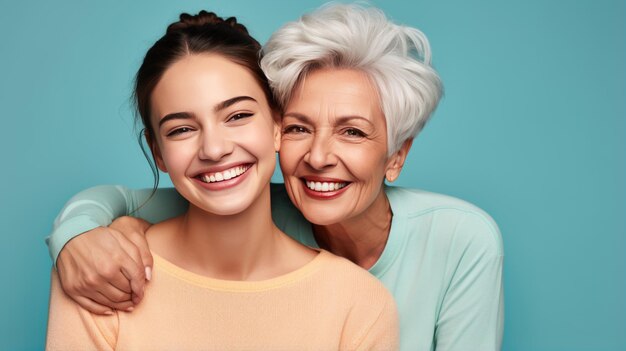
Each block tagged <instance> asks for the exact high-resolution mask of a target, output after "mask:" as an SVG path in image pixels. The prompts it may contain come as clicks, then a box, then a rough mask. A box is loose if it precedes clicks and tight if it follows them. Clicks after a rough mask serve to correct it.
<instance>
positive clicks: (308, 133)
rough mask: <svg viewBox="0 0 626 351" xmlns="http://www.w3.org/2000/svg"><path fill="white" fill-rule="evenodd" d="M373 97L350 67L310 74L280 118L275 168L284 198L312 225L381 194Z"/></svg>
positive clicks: (380, 130)
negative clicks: (284, 189) (284, 190)
mask: <svg viewBox="0 0 626 351" xmlns="http://www.w3.org/2000/svg"><path fill="white" fill-rule="evenodd" d="M378 101H379V100H378V94H377V92H376V89H375V87H374V86H373V85H372V84H371V83H370V81H369V80H368V78H367V76H366V75H365V74H364V73H362V72H359V71H355V70H338V69H324V70H318V71H314V72H312V73H310V74H309V75H307V76H306V78H305V79H304V80H303V83H302V84H300V85H299V86H298V87H297V88H296V90H295V91H294V94H293V97H292V99H291V101H290V102H289V103H288V104H287V106H286V108H285V113H284V115H283V120H282V131H283V135H282V146H281V152H280V166H281V169H282V171H283V176H284V179H285V185H286V187H287V191H288V193H289V196H290V198H291V200H292V201H293V202H294V204H295V205H296V206H297V207H298V208H299V209H300V211H302V213H303V214H304V216H305V217H306V218H307V219H308V220H309V221H310V222H312V223H315V224H321V225H326V224H333V223H339V222H342V221H344V220H346V219H350V218H354V217H355V216H358V215H360V214H362V213H363V212H364V211H365V210H366V209H368V208H369V206H370V205H372V203H373V202H374V200H375V199H376V197H377V196H381V194H382V185H383V180H384V177H385V173H386V171H387V169H388V166H389V160H390V159H389V158H388V157H387V128H386V124H385V117H384V115H383V113H382V111H381V109H380V106H379V103H378Z"/></svg>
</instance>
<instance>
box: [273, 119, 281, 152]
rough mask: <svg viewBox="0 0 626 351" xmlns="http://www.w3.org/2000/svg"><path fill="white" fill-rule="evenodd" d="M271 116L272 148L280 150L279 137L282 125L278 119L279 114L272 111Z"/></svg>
mask: <svg viewBox="0 0 626 351" xmlns="http://www.w3.org/2000/svg"><path fill="white" fill-rule="evenodd" d="M272 117H273V120H274V150H275V151H276V152H279V151H280V139H281V137H282V131H281V130H282V125H281V120H280V115H279V114H278V112H273V113H272Z"/></svg>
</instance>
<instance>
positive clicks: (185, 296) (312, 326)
mask: <svg viewBox="0 0 626 351" xmlns="http://www.w3.org/2000/svg"><path fill="white" fill-rule="evenodd" d="M153 254H154V253H153ZM46 349H48V350H395V349H398V321H397V311H396V307H395V303H394V301H393V298H392V297H391V294H390V293H389V292H387V290H386V289H385V288H384V287H383V285H382V284H381V283H380V282H379V281H378V280H376V278H374V277H373V276H371V275H370V274H369V273H368V272H366V271H365V270H363V269H361V268H359V267H357V266H356V265H354V264H352V263H351V262H349V261H347V260H345V259H343V258H340V257H337V256H334V255H332V254H330V253H328V252H326V251H323V250H322V251H321V252H320V254H318V255H317V257H316V258H314V259H313V260H312V261H311V262H310V263H308V264H306V265H305V266H303V267H302V268H300V269H298V270H296V271H294V272H291V273H288V274H286V275H283V276H279V277H276V278H273V279H269V280H264V281H257V282H249V281H225V280H216V279H210V278H207V277H204V276H200V275H197V274H194V273H191V272H189V271H186V270H183V269H181V268H180V267H177V266H175V265H173V264H172V263H170V262H168V261H166V260H164V259H163V258H161V257H159V256H158V255H156V254H154V272H153V277H152V280H151V281H150V282H149V283H148V285H147V287H146V292H145V298H144V301H143V302H142V303H141V304H139V306H137V307H136V308H135V310H134V311H133V312H132V313H126V312H117V313H115V314H114V315H112V316H99V315H94V314H91V313H89V312H87V311H86V310H84V309H82V308H81V307H80V306H79V305H78V304H76V303H74V302H73V300H71V299H70V298H69V297H67V296H66V295H65V294H64V293H63V291H62V289H61V287H60V284H59V279H58V275H57V273H56V272H55V271H53V272H52V287H51V296H50V314H49V320H48V335H47V340H46Z"/></svg>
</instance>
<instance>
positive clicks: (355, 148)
mask: <svg viewBox="0 0 626 351" xmlns="http://www.w3.org/2000/svg"><path fill="white" fill-rule="evenodd" d="M385 151H386V150H381V149H380V148H379V147H375V146H367V145H339V146H337V148H336V152H337V155H339V157H340V159H341V161H342V162H343V164H344V165H345V167H346V168H347V169H348V171H349V172H350V173H351V174H352V175H353V176H354V177H355V178H356V179H357V180H359V181H361V182H366V183H376V184H377V183H379V182H382V181H383V177H384V174H385V162H386V160H387V158H386V155H385Z"/></svg>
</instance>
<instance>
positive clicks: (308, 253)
mask: <svg viewBox="0 0 626 351" xmlns="http://www.w3.org/2000/svg"><path fill="white" fill-rule="evenodd" d="M259 49H260V46H259V44H258V43H257V42H256V41H255V40H254V39H253V38H251V37H250V36H249V35H248V34H247V31H246V30H245V28H244V27H243V26H242V25H240V24H238V23H236V20H235V19H234V18H229V19H227V20H225V21H224V20H222V19H221V18H219V17H217V16H215V15H214V14H212V13H207V12H201V13H200V14H199V15H197V16H189V15H186V14H183V15H181V17H180V21H179V22H176V23H174V24H172V25H170V26H169V28H168V30H167V33H166V34H165V35H164V36H163V37H162V38H161V39H159V40H158V41H157V42H156V43H155V44H154V46H152V48H151V49H150V50H149V51H148V53H147V54H146V57H145V59H144V61H143V64H142V65H141V67H140V69H139V71H138V73H137V78H136V86H135V92H134V93H135V97H136V105H137V109H138V112H139V115H140V116H141V119H142V122H143V125H144V127H145V137H146V139H147V142H148V145H149V146H150V149H151V151H152V155H153V157H154V160H155V162H156V165H157V166H158V168H159V169H160V170H161V171H163V172H167V173H168V174H169V176H170V178H171V180H172V183H173V184H174V186H175V188H176V190H177V191H178V192H179V193H180V194H181V195H182V196H183V197H184V198H185V199H186V200H187V201H189V207H188V209H187V210H186V212H185V213H184V214H182V215H180V216H178V217H175V218H172V219H169V220H166V221H164V222H161V223H158V224H156V225H154V226H152V227H151V228H150V230H149V231H148V232H147V233H146V239H147V241H148V243H149V245H150V247H151V250H152V255H153V257H154V267H153V272H152V273H151V276H152V277H151V278H152V279H151V284H150V285H149V286H148V287H147V291H146V297H145V301H144V302H143V303H142V304H141V305H139V306H137V307H135V308H134V311H133V313H128V312H111V313H108V314H105V315H95V314H92V313H90V312H88V311H87V310H85V309H83V308H82V307H81V306H79V305H78V304H77V303H76V302H74V301H73V300H72V299H71V298H69V297H68V296H66V295H65V294H64V293H63V291H62V290H61V287H60V285H59V279H58V275H57V273H56V272H53V277H52V289H51V301H50V315H49V323H48V335H47V349H49V350H67V349H99V350H108V349H110V350H114V349H139V350H160V349H163V350H173V349H238V350H240V349H255V350H260V349H267V350H278V349H280V350H299V349H310V350H331V349H340V350H354V349H377V350H379V349H385V350H387V349H388V350H393V349H396V348H397V347H398V346H397V345H398V344H397V341H398V340H397V332H398V330H397V328H398V327H397V314H396V311H395V306H394V302H393V299H392V297H391V295H390V294H389V293H388V292H387V291H386V290H385V288H384V287H383V285H382V284H381V283H379V282H378V281H377V280H376V279H375V278H373V277H372V276H370V275H369V274H368V273H367V272H365V271H363V270H362V269H360V268H359V267H357V266H356V265H354V264H352V263H350V262H349V261H347V260H345V259H343V258H339V257H337V256H334V255H332V254H330V253H328V252H327V251H324V250H314V249H311V248H308V247H306V246H304V245H302V244H300V243H298V242H296V241H294V240H293V239H291V238H290V237H288V236H287V235H285V234H284V233H283V232H282V231H281V230H280V229H278V228H277V227H276V226H275V225H274V223H273V222H272V218H271V213H270V185H269V181H270V178H271V175H272V173H273V171H274V168H275V153H276V151H278V150H279V146H280V127H279V124H278V122H277V119H276V117H277V110H276V107H275V106H274V103H273V100H272V97H271V95H270V93H269V88H268V86H267V81H266V78H265V77H264V75H263V73H262V71H261V70H260V68H259V66H258V51H259Z"/></svg>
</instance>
